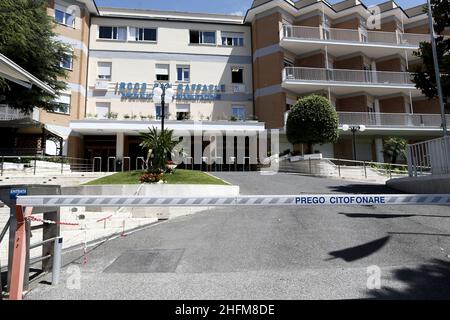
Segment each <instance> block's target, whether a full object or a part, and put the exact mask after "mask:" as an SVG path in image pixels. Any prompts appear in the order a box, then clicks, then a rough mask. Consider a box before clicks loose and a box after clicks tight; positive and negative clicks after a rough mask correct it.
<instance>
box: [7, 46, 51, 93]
mask: <svg viewBox="0 0 450 320" xmlns="http://www.w3.org/2000/svg"><path fill="white" fill-rule="evenodd" d="M0 77H1V78H5V79H7V80H9V81H12V82H14V83H17V84H19V85H21V86H24V87H26V88H31V87H32V86H37V87H39V88H41V89H42V90H44V91H46V92H48V93H49V94H55V91H54V90H53V89H52V88H51V87H50V86H49V85H47V84H45V83H44V82H42V81H41V80H39V79H38V78H36V77H35V76H33V75H32V74H31V73H29V72H28V71H26V70H25V69H23V68H22V67H20V66H19V65H17V64H16V63H14V62H13V61H11V60H10V59H8V58H7V57H5V56H4V55H2V54H1V53H0Z"/></svg>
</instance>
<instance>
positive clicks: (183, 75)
mask: <svg viewBox="0 0 450 320" xmlns="http://www.w3.org/2000/svg"><path fill="white" fill-rule="evenodd" d="M177 80H178V81H182V82H189V81H190V80H191V68H190V67H189V66H177Z"/></svg>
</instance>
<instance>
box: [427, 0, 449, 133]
mask: <svg viewBox="0 0 450 320" xmlns="http://www.w3.org/2000/svg"><path fill="white" fill-rule="evenodd" d="M427 5H428V23H429V28H430V37H431V48H432V50H433V64H434V74H435V77H436V87H437V92H438V98H439V105H440V108H441V117H442V129H443V130H444V137H446V136H447V135H448V134H447V119H446V117H445V106H444V95H443V93H442V86H441V73H440V69H439V60H438V55H437V48H436V35H435V32H434V24H433V12H432V11H431V2H430V0H427Z"/></svg>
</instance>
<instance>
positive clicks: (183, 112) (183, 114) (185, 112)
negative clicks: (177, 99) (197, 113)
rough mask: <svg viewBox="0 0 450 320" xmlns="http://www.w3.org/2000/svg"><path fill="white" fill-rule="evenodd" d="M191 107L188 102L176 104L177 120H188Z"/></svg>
mask: <svg viewBox="0 0 450 320" xmlns="http://www.w3.org/2000/svg"><path fill="white" fill-rule="evenodd" d="M190 111H191V107H190V106H189V105H188V104H177V120H178V121H181V120H189V119H190V115H191V113H190Z"/></svg>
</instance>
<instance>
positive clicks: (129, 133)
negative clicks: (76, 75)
mask: <svg viewBox="0 0 450 320" xmlns="http://www.w3.org/2000/svg"><path fill="white" fill-rule="evenodd" d="M162 85H165V86H168V87H170V88H171V89H172V90H173V91H174V93H175V94H174V98H173V100H169V101H166V104H165V112H164V113H165V122H166V127H168V128H169V129H173V130H175V131H176V130H177V129H181V128H184V129H185V128H187V127H189V126H190V125H191V127H192V129H193V128H194V126H193V124H194V123H197V124H198V123H201V124H202V125H203V127H204V128H210V127H211V129H214V130H217V129H219V130H222V131H223V132H224V134H225V133H226V132H227V131H230V130H231V131H233V132H234V133H235V134H236V135H242V134H245V132H246V131H252V132H253V131H255V130H256V131H263V130H264V127H265V126H264V124H263V123H258V122H257V120H256V119H255V117H254V106H253V87H252V49H251V27H250V26H248V25H244V24H243V23H242V17H234V16H222V15H211V14H188V13H174V12H160V11H158V12H155V11H146V10H127V9H108V8H102V9H101V14H100V16H97V17H92V20H91V27H90V40H89V65H88V83H87V103H86V119H83V120H79V121H72V122H71V129H72V137H73V139H72V141H71V144H70V147H71V148H72V152H71V153H72V154H78V155H79V157H81V158H86V159H91V158H95V157H101V158H102V159H104V162H105V161H108V160H107V159H108V158H112V157H115V158H116V159H121V158H123V157H128V158H131V159H130V160H129V161H130V162H132V163H135V162H134V159H135V158H137V157H139V156H140V155H142V153H141V152H142V151H141V150H139V147H138V145H139V130H141V129H142V128H148V127H152V126H156V127H158V128H159V127H160V122H161V117H162V105H161V103H160V101H159V100H157V101H155V100H156V99H154V97H153V91H154V88H155V87H158V86H162ZM166 100H168V99H166ZM119 123H120V125H119ZM115 124H117V126H116V125H115ZM119 127H120V130H119ZM220 162H223V163H225V162H227V160H226V159H224V158H223V159H221V160H220ZM252 162H254V163H256V159H254V160H253V161H252Z"/></svg>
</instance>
